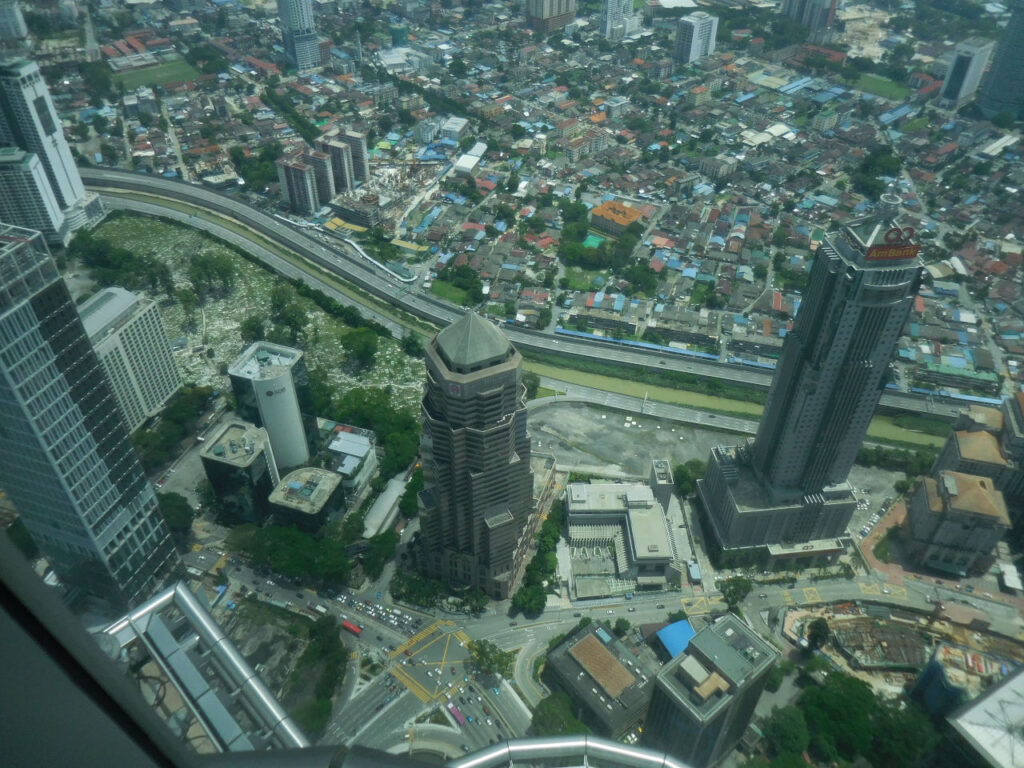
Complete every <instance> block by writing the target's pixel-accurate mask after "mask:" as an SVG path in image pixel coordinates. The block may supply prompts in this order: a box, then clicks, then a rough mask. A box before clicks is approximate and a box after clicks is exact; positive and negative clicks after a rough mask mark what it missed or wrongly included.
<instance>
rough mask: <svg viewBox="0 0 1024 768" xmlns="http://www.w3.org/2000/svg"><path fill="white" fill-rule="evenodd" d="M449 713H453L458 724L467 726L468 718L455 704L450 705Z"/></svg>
mask: <svg viewBox="0 0 1024 768" xmlns="http://www.w3.org/2000/svg"><path fill="white" fill-rule="evenodd" d="M448 711H449V712H451V713H452V717H454V718H455V722H457V723H458V724H459V725H465V724H466V716H465V715H463V714H462V713H461V712H459V708H458V707H456V706H455V705H454V704H449V705H448Z"/></svg>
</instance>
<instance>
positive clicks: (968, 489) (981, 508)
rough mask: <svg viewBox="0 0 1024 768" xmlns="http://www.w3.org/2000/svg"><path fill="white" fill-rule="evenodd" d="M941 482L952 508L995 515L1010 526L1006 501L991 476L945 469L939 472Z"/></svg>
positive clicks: (987, 515) (988, 515) (990, 515)
mask: <svg viewBox="0 0 1024 768" xmlns="http://www.w3.org/2000/svg"><path fill="white" fill-rule="evenodd" d="M939 482H940V483H941V484H942V487H943V489H944V490H945V493H943V496H945V495H946V494H948V495H949V505H950V507H951V508H953V509H957V510H960V511H967V512H973V513H974V514H976V515H985V516H986V517H994V518H996V519H997V520H1000V521H1002V522H1003V523H1004V524H1005V525H1006V526H1007V527H1009V525H1010V517H1009V515H1008V514H1007V512H1006V501H1005V500H1004V499H1003V494H1002V493H1000V492H999V491H997V490H996V488H995V485H994V484H993V482H992V480H990V479H989V478H987V477H978V476H977V475H968V474H965V473H963V472H951V471H949V470H944V471H942V472H940V473H939Z"/></svg>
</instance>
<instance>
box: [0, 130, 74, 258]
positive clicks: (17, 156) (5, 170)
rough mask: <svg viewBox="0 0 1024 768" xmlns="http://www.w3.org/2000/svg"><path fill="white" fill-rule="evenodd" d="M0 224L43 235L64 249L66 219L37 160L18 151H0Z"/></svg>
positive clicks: (66, 239) (66, 227)
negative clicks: (19, 227) (8, 224)
mask: <svg viewBox="0 0 1024 768" xmlns="http://www.w3.org/2000/svg"><path fill="white" fill-rule="evenodd" d="M0 221H8V222H11V223H14V224H17V225H18V226H23V227H25V228H27V229H36V230H39V232H41V233H42V235H43V237H44V238H45V239H46V242H48V243H53V244H59V245H67V243H68V240H70V239H71V232H70V231H69V230H68V225H67V219H65V218H64V211H62V210H61V208H60V204H59V203H58V202H57V198H56V197H54V196H53V190H52V189H51V188H50V180H49V179H48V178H47V177H46V170H45V169H44V168H43V164H42V163H40V162H39V158H38V157H36V156H35V155H33V154H32V153H31V152H25V151H23V150H20V149H18V148H17V147H3V148H2V149H0Z"/></svg>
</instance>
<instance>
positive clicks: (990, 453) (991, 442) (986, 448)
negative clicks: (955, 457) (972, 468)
mask: <svg viewBox="0 0 1024 768" xmlns="http://www.w3.org/2000/svg"><path fill="white" fill-rule="evenodd" d="M955 434H956V445H957V449H958V450H959V451H960V456H962V457H963V458H965V459H967V460H969V461H980V462H984V463H985V464H997V465H999V466H1006V459H1004V458H1003V454H1002V451H1000V450H999V440H997V439H996V436H995V435H993V434H992V433H991V432H986V431H984V430H979V431H977V432H966V431H961V432H957V433H955Z"/></svg>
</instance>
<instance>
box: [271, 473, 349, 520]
mask: <svg viewBox="0 0 1024 768" xmlns="http://www.w3.org/2000/svg"><path fill="white" fill-rule="evenodd" d="M340 484H341V475H339V474H337V473H336V472H331V471H329V470H326V469H316V468H313V467H303V468H301V469H296V470H295V471H294V472H289V473H288V474H287V475H286V476H285V477H283V478H281V482H280V483H278V484H277V487H276V488H275V489H274V490H273V491H272V492H271V493H270V503H271V504H276V505H278V506H281V507H287V508H288V509H293V510H295V511H296V512H302V513H304V514H307V515H315V514H317V513H319V512H320V510H322V509H323V508H324V505H325V504H326V503H327V502H328V501H329V500H330V498H331V496H332V495H333V494H334V491H335V490H336V489H337V487H338V486H339V485H340Z"/></svg>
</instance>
